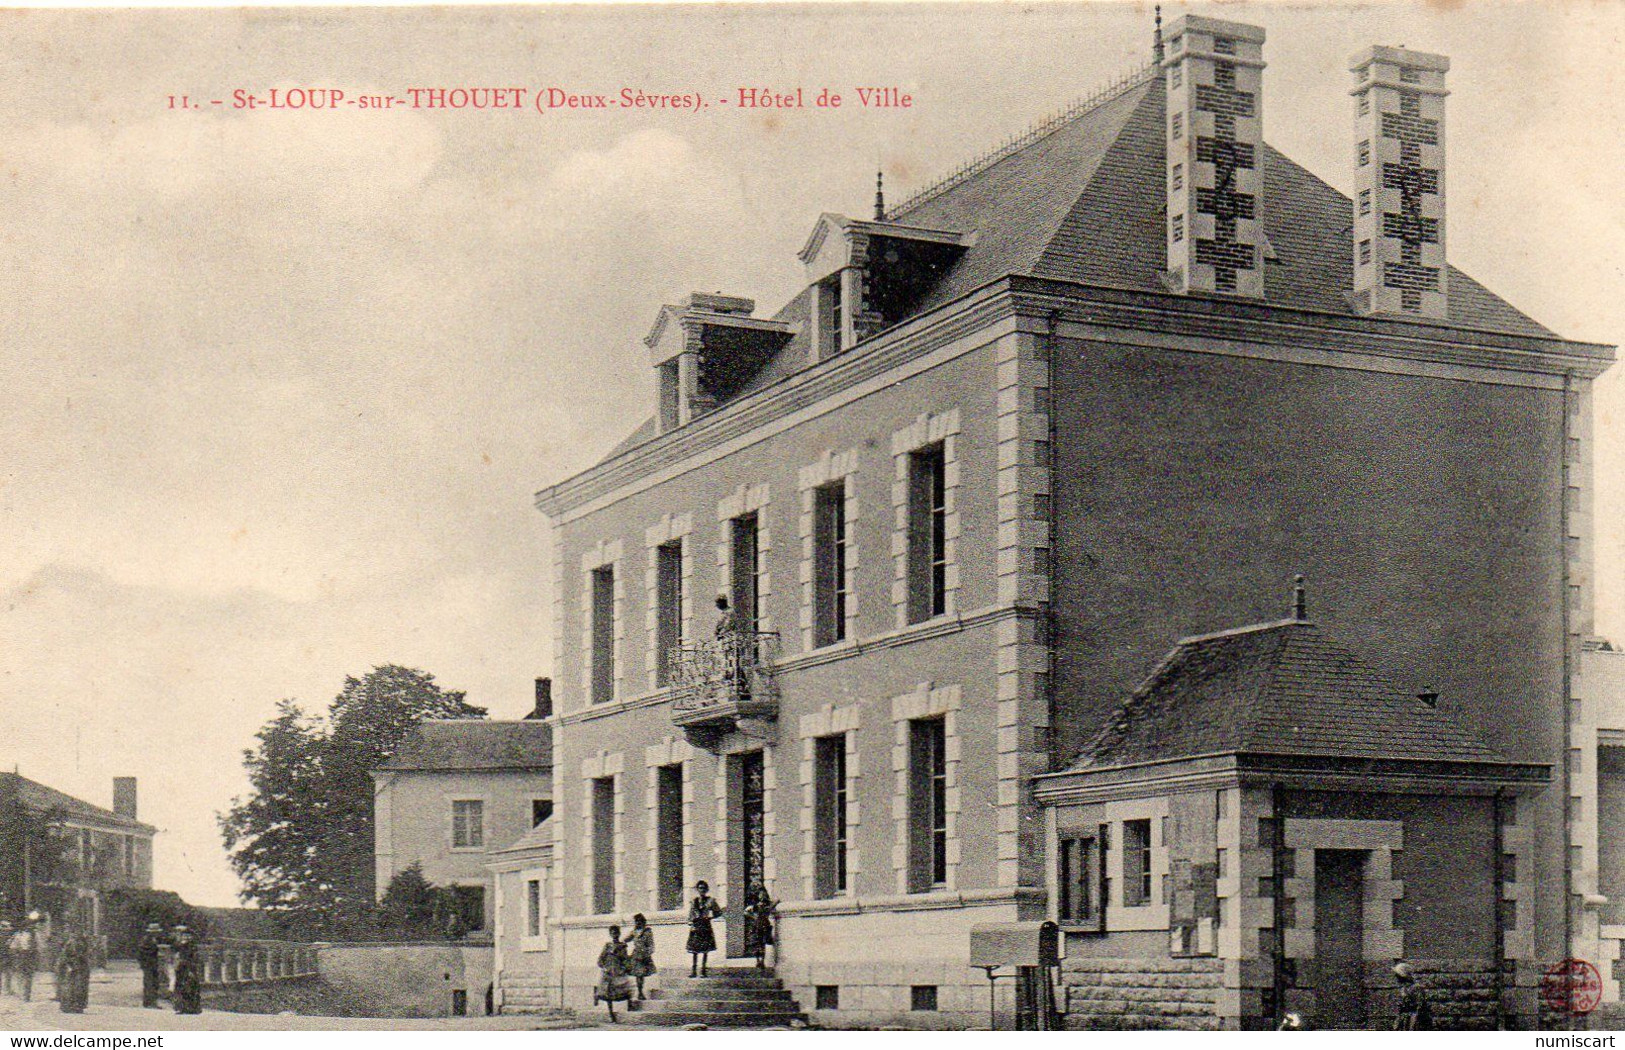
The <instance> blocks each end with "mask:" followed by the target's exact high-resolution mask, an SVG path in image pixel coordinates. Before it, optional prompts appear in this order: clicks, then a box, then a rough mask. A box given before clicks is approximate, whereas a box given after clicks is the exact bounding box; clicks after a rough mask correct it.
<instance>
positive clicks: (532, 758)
mask: <svg viewBox="0 0 1625 1050" xmlns="http://www.w3.org/2000/svg"><path fill="white" fill-rule="evenodd" d="M552 765H553V731H552V729H551V728H550V727H549V726H548V725H547V724H546V723H544V722H539V721H534V720H525V721H518V722H496V721H491V720H488V719H484V718H449V719H435V720H432V721H428V722H424V723H423V724H422V725H420V726H418V728H417V729H416V730H414V731H413V734H412V735H411V736H410V737H408V738H407V739H406V741H405V742H404V743H403V744H401V746H400V747H399V748H397V749H396V751H395V754H394V755H392V756H391V757H390V758H389V759H388V760H386V761H385V762H384V764H383V765H381V766H379V767H378V768H379V769H380V770H385V771H392V772H399V771H405V770H416V771H420V772H442V773H446V772H459V771H475V770H485V771H489V770H502V769H550V768H552Z"/></svg>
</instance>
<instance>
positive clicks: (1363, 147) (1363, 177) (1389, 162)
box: [1349, 47, 1450, 319]
mask: <svg viewBox="0 0 1625 1050" xmlns="http://www.w3.org/2000/svg"><path fill="white" fill-rule="evenodd" d="M1349 69H1350V70H1351V71H1352V72H1353V73H1354V87H1353V88H1351V89H1350V90H1349V94H1350V95H1352V96H1354V307H1355V309H1356V310H1357V311H1359V312H1360V313H1363V314H1390V315H1399V316H1410V317H1428V318H1439V319H1443V318H1446V317H1448V316H1449V309H1448V287H1447V280H1448V271H1447V270H1446V268H1445V223H1444V100H1445V96H1446V95H1448V94H1449V92H1448V91H1446V90H1445V87H1444V75H1445V73H1446V72H1447V71H1448V70H1449V69H1450V60H1449V59H1448V58H1445V57H1444V56H1443V55H1429V54H1424V53H1423V52H1420V51H1407V50H1405V49H1404V48H1400V47H1369V48H1366V49H1365V50H1364V51H1361V52H1360V53H1359V54H1357V55H1355V56H1354V57H1352V58H1351V59H1349Z"/></svg>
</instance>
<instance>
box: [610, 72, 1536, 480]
mask: <svg viewBox="0 0 1625 1050" xmlns="http://www.w3.org/2000/svg"><path fill="white" fill-rule="evenodd" d="M1165 107H1166V92H1165V90H1164V86H1163V80H1162V78H1161V77H1159V76H1156V75H1155V70H1154V69H1153V68H1151V67H1147V68H1146V69H1144V70H1142V71H1141V72H1140V73H1138V74H1136V75H1134V76H1132V77H1129V78H1128V79H1127V80H1126V81H1125V82H1124V83H1123V84H1122V85H1121V86H1120V87H1118V88H1117V89H1116V90H1113V91H1108V92H1107V93H1105V94H1104V95H1103V96H1102V97H1101V98H1100V100H1099V101H1098V102H1096V103H1095V104H1093V105H1087V106H1082V107H1079V108H1077V109H1075V110H1074V111H1073V112H1072V113H1071V114H1070V115H1069V116H1066V117H1064V118H1062V119H1058V120H1056V121H1054V122H1052V123H1051V124H1049V125H1046V126H1045V127H1044V128H1043V129H1041V133H1040V134H1037V135H1029V136H1025V137H1024V139H1023V140H1022V141H1021V144H1020V145H1019V146H1018V147H1014V148H1009V149H1005V150H998V151H995V152H994V153H992V154H991V155H990V156H989V157H988V158H987V159H985V160H984V161H982V162H980V163H978V164H975V165H972V166H970V167H969V168H967V169H966V170H965V171H964V172H963V173H961V174H960V175H958V176H956V177H954V178H953V179H950V180H948V181H946V182H945V183H942V184H940V185H938V186H936V187H933V188H930V189H928V190H927V191H926V192H924V193H921V194H917V195H916V196H915V197H914V198H911V199H910V200H906V201H902V202H901V203H899V204H898V205H897V206H896V207H894V208H892V209H890V210H888V212H887V215H886V219H887V221H891V222H899V223H906V224H909V225H915V226H924V227H930V228H933V229H943V230H953V231H955V232H957V233H962V234H973V235H974V239H973V242H972V244H971V245H970V246H969V247H968V248H967V249H966V250H965V252H964V253H963V254H961V255H960V257H959V258H958V259H957V260H956V261H955V262H954V263H953V264H952V265H951V266H950V267H949V268H948V269H947V271H946V272H945V273H944V274H943V276H942V279H941V280H940V281H939V282H938V283H937V285H936V287H935V288H933V289H932V290H931V291H930V292H929V293H927V294H926V295H925V296H924V297H923V298H922V299H921V301H920V304H919V306H918V309H917V310H916V311H915V315H916V316H917V315H918V314H920V313H925V312H927V311H929V310H932V309H935V308H937V307H939V306H942V305H944V304H946V303H949V302H951V301H953V300H954V299H957V298H959V297H961V296H964V295H967V294H969V293H970V292H973V291H975V290H976V289H978V288H980V287H982V286H984V285H987V284H989V283H991V282H993V281H996V280H999V279H1000V278H1003V277H1006V276H1009V275H1021V276H1030V277H1039V278H1048V279H1051V280H1062V281H1071V282H1077V283H1080V284H1089V285H1096V286H1103V287H1108V288H1118V289H1124V290H1129V291H1139V292H1154V293H1160V294H1166V295H1172V293H1170V292H1169V291H1168V288H1167V285H1165V284H1164V283H1163V279H1162V274H1163V272H1164V271H1165V270H1166V269H1167V250H1166V245H1165V242H1164V230H1163V221H1164V214H1165V209H1166V195H1165V193H1164V191H1163V179H1164V177H1165V175H1166V170H1165V169H1166V164H1167V154H1166V144H1165V142H1164V138H1163V120H1164V119H1165ZM1326 133H1327V134H1329V135H1336V134H1341V132H1339V131H1337V130H1328V131H1327V132H1326ZM1262 162H1263V165H1264V203H1263V206H1262V207H1263V211H1262V214H1263V216H1264V231H1265V236H1266V237H1267V238H1268V240H1269V244H1270V247H1271V249H1272V252H1271V253H1270V254H1271V255H1272V256H1273V257H1272V258H1271V259H1269V260H1267V261H1266V263H1265V270H1264V300H1263V302H1264V304H1265V305H1271V306H1280V307H1287V308H1292V309H1301V310H1312V311H1317V312H1321V313H1328V314H1334V315H1344V316H1350V317H1352V316H1356V314H1355V311H1354V309H1353V308H1352V307H1351V306H1350V304H1349V302H1348V299H1347V298H1346V295H1347V293H1349V292H1351V291H1352V289H1353V287H1354V244H1353V222H1354V210H1353V204H1352V202H1351V201H1350V200H1349V198H1347V197H1345V196H1343V194H1341V193H1339V192H1338V191H1337V190H1335V189H1333V188H1332V187H1331V186H1329V185H1327V184H1326V183H1324V182H1322V181H1321V180H1320V179H1318V178H1316V177H1315V176H1314V175H1312V174H1310V173H1309V172H1308V171H1307V170H1306V169H1304V168H1303V167H1301V166H1299V165H1298V164H1295V163H1293V162H1292V161H1291V160H1289V159H1288V158H1287V157H1286V156H1284V155H1283V154H1281V153H1280V152H1279V151H1277V150H1275V149H1274V148H1273V147H1271V146H1270V145H1268V143H1266V144H1265V146H1264V149H1263V151H1262ZM806 297H807V293H806V292H805V291H803V292H802V293H801V294H799V295H797V296H796V297H795V298H794V299H792V300H791V301H790V303H788V304H786V306H785V307H784V309H782V310H781V311H780V312H779V313H778V314H776V315H775V319H778V320H786V321H790V322H791V323H793V324H795V323H800V324H801V330H800V331H799V332H798V333H797V335H796V337H795V338H793V339H792V340H791V341H790V342H789V343H788V344H787V345H786V346H785V347H784V348H783V349H782V350H780V352H779V354H778V355H777V357H776V358H775V359H773V360H771V361H769V362H768V364H767V365H766V366H765V367H764V368H763V369H762V371H761V373H760V374H758V376H756V377H755V378H754V379H753V380H752V381H751V382H750V383H748V384H746V386H745V387H744V388H743V390H742V391H741V393H742V394H744V393H749V392H751V391H754V390H758V389H760V388H761V387H763V386H765V385H767V384H769V383H771V382H774V381H776V380H778V379H781V378H783V377H784V376H786V375H790V374H792V373H794V372H796V371H799V370H800V369H802V368H804V367H806V362H807V346H806V329H807V325H805V323H803V322H804V321H805V317H806ZM1218 298H1223V297H1222V296H1221V297H1218ZM1448 301H1449V310H1450V316H1449V319H1448V321H1447V322H1445V323H1448V324H1452V325H1456V326H1458V327H1462V328H1469V329H1479V330H1486V331H1494V332H1502V333H1506V334H1511V335H1522V336H1536V337H1546V338H1552V337H1553V336H1554V333H1552V332H1551V331H1550V330H1549V329H1547V328H1546V327H1544V326H1543V325H1541V324H1539V323H1538V322H1536V321H1534V320H1533V319H1531V318H1530V317H1528V316H1527V315H1525V314H1523V313H1522V312H1520V311H1519V310H1517V309H1516V308H1514V307H1513V306H1511V305H1510V304H1509V303H1507V302H1506V301H1504V300H1502V299H1501V298H1499V297H1497V296H1496V295H1495V294H1493V293H1492V292H1490V291H1489V290H1487V289H1486V288H1484V286H1483V285H1481V284H1479V283H1478V282H1477V281H1475V280H1473V279H1472V278H1471V277H1468V276H1467V275H1466V274H1464V273H1462V272H1461V271H1460V270H1458V269H1456V268H1455V267H1454V266H1452V267H1450V268H1449V297H1448ZM1385 320H1390V321H1393V320H1403V318H1396V317H1385ZM1425 323H1427V324H1438V323H1439V322H1437V321H1427V322H1425ZM655 436H656V435H655V431H654V428H653V425H652V422H648V423H645V424H644V425H642V426H640V427H639V428H638V429H637V430H636V431H635V432H634V433H633V434H632V435H630V436H629V437H628V438H627V439H626V440H625V441H623V442H622V443H621V444H620V445H618V446H616V448H615V449H614V450H613V451H612V452H610V454H609V455H608V456H606V457H605V458H606V459H613V458H614V457H615V456H618V455H620V454H621V453H622V452H625V451H628V450H629V449H631V448H634V447H636V446H637V445H640V444H643V443H644V442H646V441H649V440H651V439H652V438H654V437H655Z"/></svg>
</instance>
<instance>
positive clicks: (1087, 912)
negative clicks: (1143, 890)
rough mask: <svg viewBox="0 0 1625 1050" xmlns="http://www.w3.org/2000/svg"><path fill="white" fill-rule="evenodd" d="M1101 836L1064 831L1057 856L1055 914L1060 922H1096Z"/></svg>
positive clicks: (1079, 923) (1099, 886)
mask: <svg viewBox="0 0 1625 1050" xmlns="http://www.w3.org/2000/svg"><path fill="white" fill-rule="evenodd" d="M1099 844H1100V839H1099V838H1097V837H1096V836H1094V835H1063V836H1062V837H1061V840H1060V844H1059V849H1058V850H1057V854H1058V855H1057V857H1056V879H1055V882H1056V890H1057V893H1056V909H1055V910H1056V918H1058V919H1059V920H1060V921H1061V923H1062V924H1063V925H1069V926H1093V925H1096V924H1098V923H1099V921H1100V916H1101V904H1102V903H1103V898H1104V894H1103V893H1102V892H1101V891H1102V889H1103V886H1102V883H1101V866H1100V845H1099Z"/></svg>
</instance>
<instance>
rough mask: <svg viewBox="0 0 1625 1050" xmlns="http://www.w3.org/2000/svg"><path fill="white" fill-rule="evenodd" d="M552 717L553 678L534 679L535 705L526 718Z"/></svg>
mask: <svg viewBox="0 0 1625 1050" xmlns="http://www.w3.org/2000/svg"><path fill="white" fill-rule="evenodd" d="M552 717H553V679H551V678H538V679H536V707H535V709H534V710H532V711H531V713H530V714H528V715H526V716H525V718H526V719H537V718H552Z"/></svg>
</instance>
